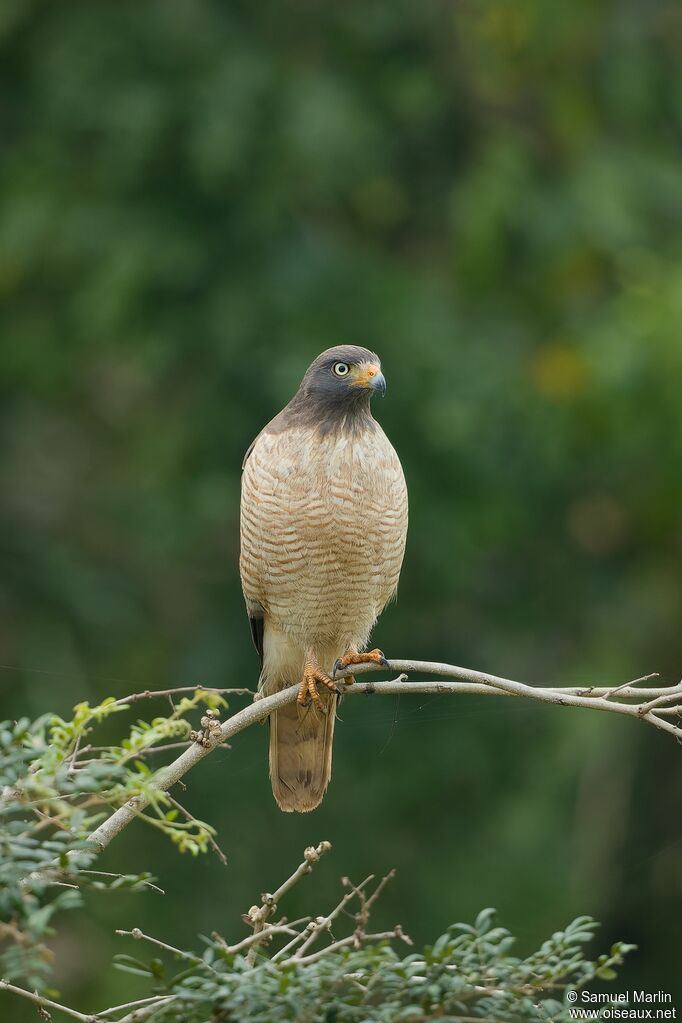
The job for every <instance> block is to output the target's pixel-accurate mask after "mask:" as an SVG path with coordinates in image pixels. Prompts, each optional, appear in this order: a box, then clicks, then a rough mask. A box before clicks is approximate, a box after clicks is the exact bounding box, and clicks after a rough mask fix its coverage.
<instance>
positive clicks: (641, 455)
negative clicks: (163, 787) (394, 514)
mask: <svg viewBox="0 0 682 1023" xmlns="http://www.w3.org/2000/svg"><path fill="white" fill-rule="evenodd" d="M681 27H682V25H681V19H680V8H679V6H678V5H677V4H676V3H675V2H673V0H647V2H646V3H644V2H641V0H618V2H615V0H614V2H602V3H599V2H587V0H574V2H573V3H570V4H568V3H566V4H551V3H549V4H548V3H543V2H540V0H514V2H505V0H494V2H486V0H483V2H479V3H474V2H461V3H454V2H436V0H425V2H423V3H415V2H410V3H408V2H401V0H391V2H389V0H363V2H359V0H345V2H343V3H339V4H334V5H333V4H322V3H312V2H306V0H299V2H298V3H295V4H294V3H286V2H281V0H280V2H277V3H274V2H261V3H256V4H253V3H250V4H247V3H229V4H228V3H219V2H217V0H213V2H209V0H191V2H190V0H166V2H160V0H157V2H149V3H130V2H121V3H109V4H106V3H102V2H92V0H74V2H65V3H60V4H39V3H30V2H25V0H24V2H19V0H5V3H4V4H3V5H2V11H1V13H0V33H1V35H2V43H1V50H0V84H1V90H0V111H1V115H2V139H1V144H2V164H1V168H0V186H1V188H2V193H3V196H4V212H3V216H2V222H1V226H0V295H1V296H2V304H3V322H2V348H1V352H0V360H1V361H0V370H1V373H2V385H1V386H2V391H1V396H0V397H1V409H0V417H1V428H2V439H3V445H2V454H1V470H2V519H1V536H0V542H1V544H2V562H3V568H2V576H1V579H0V617H1V620H0V630H1V635H0V640H1V658H0V659H1V661H2V664H3V668H2V670H1V671H0V681H1V683H2V688H3V701H2V702H3V707H4V709H5V710H6V712H7V713H12V714H19V713H24V714H30V715H38V714H40V713H42V712H44V711H46V710H48V709H52V710H55V711H58V712H60V713H62V714H66V713H67V712H68V710H69V708H70V707H71V706H72V705H73V704H74V703H75V702H76V701H77V700H80V699H89V700H91V701H92V700H97V699H99V698H100V697H103V696H105V695H109V694H112V695H117V696H118V695H123V694H124V693H126V692H128V691H131V690H134V689H136V688H147V687H151V688H155V687H165V686H169V685H173V684H177V685H181V684H189V683H193V682H197V681H201V682H203V683H205V684H207V685H213V686H221V685H230V684H235V685H243V684H247V685H254V684H255V682H256V678H257V666H256V657H255V653H254V651H253V650H252V648H251V644H250V640H249V635H248V625H247V621H246V617H245V614H244V609H243V604H242V597H241V592H240V586H239V578H238V571H237V557H238V495H239V469H240V464H241V458H242V455H243V452H244V450H245V448H246V447H247V445H248V443H249V442H250V441H251V439H252V438H253V436H254V435H255V434H256V432H257V431H258V430H259V429H260V427H261V426H262V425H263V424H264V422H265V421H267V420H268V419H269V418H270V417H271V416H272V415H273V414H274V413H275V412H276V411H278V409H279V408H280V407H281V406H282V405H283V404H284V403H285V401H286V400H287V399H288V398H289V397H290V395H291V394H292V393H293V391H294V390H295V388H296V386H297V384H298V380H299V379H300V376H301V374H302V372H303V371H304V369H305V367H306V366H307V364H308V363H309V362H310V360H311V359H312V358H313V357H314V356H315V355H316V354H317V353H318V352H319V351H320V350H321V349H323V348H325V347H328V346H330V345H333V344H337V343H341V342H352V343H360V344H363V345H367V346H368V347H370V348H373V349H375V350H376V351H378V352H379V353H380V355H381V357H382V360H383V366H384V370H385V373H386V376H387V379H388V396H387V398H386V400H385V401H384V402H382V403H380V404H379V403H377V406H376V409H375V412H376V414H377V416H378V418H380V420H381V422H382V424H383V425H384V426H385V428H386V430H387V432H388V434H389V435H390V437H391V438H392V440H393V441H394V443H395V446H396V447H397V449H398V451H399V453H400V456H401V459H402V462H403V465H404V468H405V473H406V476H407V480H408V485H409V489H410V500H411V524H410V535H409V541H408V552H407V557H406V561H405V566H404V570H403V575H402V579H401V586H400V594H399V599H398V603H397V604H396V605H394V606H392V607H391V608H390V609H389V610H388V611H387V612H386V614H385V615H384V616H383V618H382V619H381V622H380V624H379V626H378V628H377V630H376V632H375V641H376V642H377V643H378V644H379V645H381V646H382V647H383V648H384V649H385V650H386V651H387V652H388V653H389V655H393V656H405V657H415V658H420V657H421V658H432V659H440V660H449V661H454V662H455V663H461V664H466V665H470V666H474V667H477V668H481V669H487V670H490V671H494V672H497V673H500V674H505V675H507V676H508V677H513V678H519V679H523V680H529V681H536V682H550V681H551V682H563V683H566V684H570V683H576V682H583V681H587V680H592V681H600V682H620V681H624V680H626V679H628V678H633V677H636V676H638V675H641V674H644V673H646V672H649V671H653V670H659V671H661V672H662V675H663V678H664V679H665V680H667V681H670V680H674V679H676V678H678V677H679V671H680V666H681V662H682V643H681V640H680V632H681V630H680V623H681V621H682V529H681V526H680V522H681V520H682V471H681V470H682V429H681V426H680V418H681V417H680V409H681V403H680V382H681V378H682V342H681V339H680V327H679V324H680V317H681V315H682V261H681V260H680V247H681V246H680V237H681V236H680V212H681V210H682V182H681V174H680V152H679V148H678V140H679V126H680V107H681V93H680V88H679V86H680V81H679V78H678V75H677V71H676V64H678V63H679V51H678V50H677V49H676V39H678V38H679V32H680V28H681ZM235 706H236V704H235ZM150 713H151V711H150ZM341 716H342V718H343V724H341V725H340V726H339V728H338V731H337V738H336V744H335V766H334V779H333V782H332V785H331V788H330V789H329V791H328V794H327V797H326V799H325V802H324V804H323V806H322V808H321V809H320V810H319V811H317V812H316V813H315V814H313V815H312V816H302V817H298V816H297V817H293V816H285V815H282V814H280V813H279V812H278V811H277V809H276V807H275V805H274V803H273V800H272V797H271V794H270V790H269V785H268V780H267V768H266V746H267V735H266V730H265V729H263V728H253V729H251V730H250V731H248V732H247V733H244V734H242V735H239V736H238V737H237V738H236V740H235V741H234V743H233V749H232V750H231V751H230V752H226V751H220V752H218V753H215V754H213V755H212V756H211V757H210V759H209V760H208V761H206V762H205V763H204V764H202V765H201V766H200V767H198V768H197V769H196V770H195V771H193V772H192V774H191V775H190V776H189V777H188V779H187V784H188V790H187V792H186V793H184V795H183V800H184V802H185V803H186V804H188V805H190V806H191V807H192V809H193V810H194V812H195V813H196V814H197V815H198V816H200V817H203V818H205V819H207V820H209V821H211V822H212V823H213V824H215V825H216V826H217V827H218V829H219V832H220V841H221V844H222V845H223V847H224V849H225V851H226V853H227V855H228V858H229V866H228V867H227V868H223V867H221V866H220V864H219V863H218V862H217V860H215V859H213V858H210V857H209V858H206V859H203V860H201V861H199V862H197V861H196V860H192V859H191V858H181V857H180V856H178V855H177V854H176V853H175V852H174V850H173V849H172V848H170V846H168V845H166V844H164V843H163V841H162V840H161V839H160V838H159V837H158V836H157V834H156V833H155V832H152V829H149V828H145V827H144V826H143V825H142V824H139V825H137V826H133V827H131V828H129V829H128V831H127V832H126V834H125V836H124V837H122V838H121V839H119V840H118V841H117V842H116V843H115V844H114V845H113V846H112V847H111V849H110V850H109V851H108V853H107V854H106V857H105V865H107V866H109V867H111V868H113V869H120V870H123V871H127V870H136V869H144V868H150V869H152V870H153V871H154V872H155V873H156V874H157V875H158V877H159V878H160V882H161V884H162V886H163V887H164V888H165V889H166V891H167V895H166V897H165V898H161V897H160V896H158V897H155V896H149V897H139V896H114V897H111V898H108V899H107V898H105V897H104V896H98V897H93V898H91V899H90V901H89V903H88V914H89V915H88V917H87V918H85V919H81V921H80V922H79V923H76V921H75V920H71V921H70V922H69V923H68V928H67V930H66V931H65V932H64V933H63V935H62V936H61V937H60V939H59V941H58V942H57V943H56V945H55V949H56V953H57V958H56V976H57V981H58V984H59V986H60V987H61V989H62V991H63V992H64V993H65V997H67V999H71V1000H76V1001H77V1002H78V1004H79V1005H80V1006H81V1007H89V1008H93V1009H94V1008H101V1007H103V1006H104V1005H105V1004H111V1003H112V1002H114V1001H116V1000H122V999H123V997H124V996H125V995H126V994H127V993H128V992H132V993H135V992H136V991H138V990H140V989H139V988H138V986H137V983H136V981H135V979H134V978H132V979H131V978H128V977H125V976H123V975H120V974H118V975H117V974H114V975H113V979H112V975H111V973H109V972H107V969H106V966H107V963H108V961H109V958H110V955H111V953H112V951H127V952H133V953H135V952H138V951H139V949H138V948H131V947H130V943H127V942H126V941H125V940H124V939H116V938H114V937H113V929H114V928H115V927H126V928H127V927H131V926H133V925H140V926H142V927H143V928H145V929H147V930H148V931H149V932H151V933H153V934H156V935H158V936H161V937H163V938H165V939H166V940H169V941H171V942H173V943H180V944H184V945H185V946H187V945H188V944H190V943H191V942H192V941H193V936H194V935H195V933H196V932H197V931H203V932H209V931H210V930H211V929H213V928H217V929H218V930H220V931H221V932H223V933H226V934H228V935H230V936H236V935H239V934H241V933H243V925H242V924H241V923H240V920H239V916H240V914H241V913H242V912H243V911H245V910H246V909H247V908H248V906H249V905H251V903H252V902H253V901H254V899H255V898H256V897H257V895H258V893H259V892H260V891H261V890H263V889H264V888H269V889H272V888H273V887H274V886H275V884H276V883H277V882H278V881H279V880H281V879H282V878H283V877H284V876H285V874H286V873H288V871H289V869H290V868H291V867H293V866H294V865H295V864H296V863H297V862H298V861H299V859H300V851H301V849H302V847H303V846H304V845H306V844H308V843H311V842H316V841H319V840H320V839H322V838H326V839H330V840H331V841H332V842H333V844H334V852H333V854H332V855H331V856H330V857H329V858H328V859H327V860H326V862H325V864H324V866H321V867H320V869H319V871H318V873H317V874H316V876H315V877H313V878H311V879H310V880H309V881H307V882H306V884H305V885H304V886H301V888H300V889H299V891H298V894H297V895H296V896H295V897H292V899H291V900H290V903H289V905H288V906H286V907H284V909H285V910H287V911H289V912H290V913H291V915H292V916H293V915H295V914H297V913H298V912H299V911H300V912H306V911H308V910H311V909H312V910H313V911H314V912H320V911H322V910H323V909H324V908H326V904H327V903H330V904H331V900H332V898H333V897H334V895H335V892H336V879H337V877H338V876H340V875H341V874H350V875H351V876H353V877H354V878H356V879H358V878H359V877H360V876H361V875H364V874H365V873H367V872H369V871H370V870H377V871H384V870H386V869H387V868H389V867H391V866H395V867H397V868H398V876H397V879H396V881H395V882H394V884H393V886H392V889H391V890H390V892H388V893H387V894H386V896H385V899H384V902H383V908H382V909H381V911H380V914H379V919H378V920H377V923H381V924H390V923H393V922H395V921H396V920H400V921H401V922H402V923H403V925H404V926H405V928H406V929H407V930H408V931H410V932H411V933H412V934H413V935H414V936H415V938H417V939H418V940H427V939H429V938H432V937H434V936H435V934H437V933H440V932H441V931H442V930H443V929H444V927H445V926H446V925H447V924H448V923H450V922H451V921H453V920H455V919H466V918H470V917H471V916H472V914H474V913H475V912H476V911H477V910H479V909H480V908H482V907H483V906H484V905H495V906H497V907H499V910H500V914H501V920H502V922H503V923H505V924H507V925H508V926H510V927H511V928H512V929H514V930H516V931H517V932H518V934H519V935H520V939H521V943H522V945H523V947H524V948H525V949H526V950H529V949H530V946H531V944H532V943H533V942H535V941H537V940H539V939H540V938H542V937H544V936H546V933H548V932H550V931H551V930H553V929H555V928H556V927H558V926H559V925H561V924H563V923H565V922H566V921H567V920H568V919H569V918H571V917H572V916H574V915H577V914H578V913H592V914H593V915H595V916H597V917H598V918H599V919H601V920H602V921H603V922H604V930H603V939H604V943H606V942H607V941H608V940H609V939H613V938H615V937H618V938H623V939H625V940H628V941H635V942H637V943H639V944H640V946H641V952H640V953H639V954H638V955H637V957H636V958H635V959H634V960H633V962H632V965H631V968H630V971H629V972H628V975H627V976H628V977H629V978H630V979H631V981H632V982H633V983H635V982H636V983H639V984H643V985H647V986H649V987H651V988H658V987H661V988H664V989H672V986H673V982H674V981H673V978H674V975H675V973H676V972H677V971H678V970H679V941H680V927H679V919H680V908H681V901H682V900H681V895H682V841H681V833H680V823H679V821H680V797H681V795H682V786H681V782H680V778H681V773H680V750H679V748H677V747H676V745H675V743H674V741H673V740H672V739H670V738H668V737H666V736H665V735H663V734H662V733H659V732H655V731H654V730H653V729H650V728H647V727H645V726H644V725H639V724H638V723H637V722H635V721H631V720H628V719H625V718H618V717H615V716H613V717H612V716H608V715H603V716H602V715H596V714H591V713H588V712H584V711H577V710H575V711H574V710H568V709H567V710H560V709H558V708H550V707H544V706H541V705H535V704H530V703H522V702H518V703H513V704H512V703H511V701H505V700H499V701H498V700H492V699H488V698H475V697H467V698H439V699H437V698H417V697H413V698H409V697H403V698H401V699H400V701H398V700H394V699H392V698H382V699H379V698H378V697H377V698H374V699H372V700H364V699H359V698H353V699H349V700H348V701H346V702H345V704H344V705H343V708H342V715H341ZM119 996H120V997H119ZM12 1011H13V1012H15V1013H17V1016H16V1018H17V1019H18V1018H20V1015H19V1014H20V1013H21V1012H23V1007H22V1009H18V1008H17V1006H16V1005H15V1004H14V1003H13V1007H12ZM21 1018H23V1017H21Z"/></svg>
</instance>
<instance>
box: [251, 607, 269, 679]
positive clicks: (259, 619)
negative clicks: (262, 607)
mask: <svg viewBox="0 0 682 1023" xmlns="http://www.w3.org/2000/svg"><path fill="white" fill-rule="evenodd" d="M249 625H250V626H251V639H252V640H253V645H254V646H255V648H256V650H257V651H258V660H259V661H260V666H261V668H262V667H263V632H264V631H265V619H264V618H263V615H262V614H261V615H257V616H253V615H252V614H249Z"/></svg>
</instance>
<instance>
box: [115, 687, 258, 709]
mask: <svg viewBox="0 0 682 1023" xmlns="http://www.w3.org/2000/svg"><path fill="white" fill-rule="evenodd" d="M198 690H201V692H202V693H211V695H215V696H253V689H245V688H243V687H242V688H238V689H214V688H212V687H211V686H202V685H196V686H178V687H177V688H175V687H174V686H171V688H170V689H153V690H152V689H144V690H143V691H142V692H140V693H130V695H129V696H122V697H121V698H120V699H118V700H116V703H115V706H117V707H118V706H121V705H122V704H124V703H137V702H138V700H153V699H156V698H157V697H162V696H171V697H172V696H176V695H177V694H178V693H196V692H197V691H198Z"/></svg>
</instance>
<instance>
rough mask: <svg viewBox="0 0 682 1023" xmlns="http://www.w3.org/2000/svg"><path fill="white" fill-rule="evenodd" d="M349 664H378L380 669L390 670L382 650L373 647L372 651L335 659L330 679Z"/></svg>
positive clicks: (349, 654)
mask: <svg viewBox="0 0 682 1023" xmlns="http://www.w3.org/2000/svg"><path fill="white" fill-rule="evenodd" d="M351 664H378V665H380V667H382V668H390V664H389V663H388V661H387V659H386V657H385V655H384V652H383V650H380V649H379V648H378V647H375V649H374V650H363V651H361V652H360V653H348V654H344V655H343V657H337V658H336V660H335V661H334V667H333V668H332V678H336V673H337V671H342V670H343V669H344V668H349V667H350V666H351Z"/></svg>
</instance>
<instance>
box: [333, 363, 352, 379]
mask: <svg viewBox="0 0 682 1023" xmlns="http://www.w3.org/2000/svg"><path fill="white" fill-rule="evenodd" d="M332 373H333V374H334V376H337V377H347V376H348V374H349V373H350V366H349V365H348V363H347V362H335V363H334V365H333V366H332Z"/></svg>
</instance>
